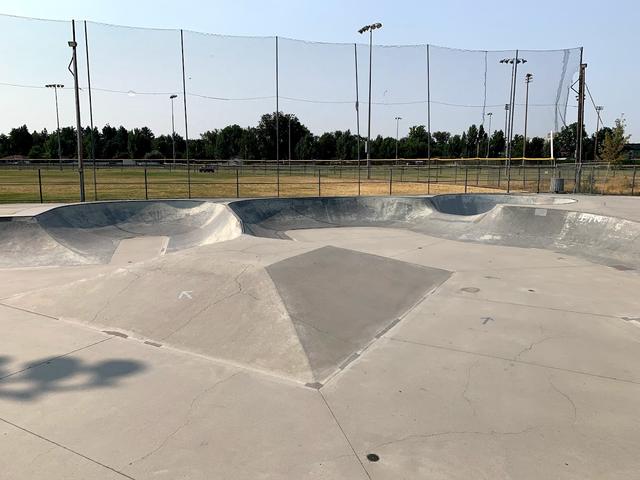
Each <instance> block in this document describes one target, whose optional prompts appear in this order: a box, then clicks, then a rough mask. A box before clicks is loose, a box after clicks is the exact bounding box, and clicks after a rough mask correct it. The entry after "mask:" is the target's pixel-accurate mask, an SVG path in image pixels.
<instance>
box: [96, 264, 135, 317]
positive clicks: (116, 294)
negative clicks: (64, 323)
mask: <svg viewBox="0 0 640 480" xmlns="http://www.w3.org/2000/svg"><path fill="white" fill-rule="evenodd" d="M127 273H130V274H131V275H133V278H132V279H131V280H129V281H128V282H127V283H126V284H125V285H124V286H123V287H122V288H121V289H120V290H118V291H117V292H116V293H114V294H113V295H109V297H108V298H107V301H106V302H105V303H104V305H102V307H100V308H99V309H98V310H96V313H95V314H94V315H93V318H92V319H91V320H90V321H89V323H94V322H95V321H96V319H97V318H98V316H99V315H100V314H101V313H102V312H104V311H105V310H106V309H107V307H108V306H109V305H110V304H111V301H112V300H113V299H114V298H115V297H117V296H118V295H120V294H121V293H122V292H124V291H126V290H127V289H128V288H129V287H130V286H131V285H133V283H134V282H135V281H136V280H140V278H141V276H140V275H138V274H137V273H135V272H134V271H132V270H128V271H127Z"/></svg>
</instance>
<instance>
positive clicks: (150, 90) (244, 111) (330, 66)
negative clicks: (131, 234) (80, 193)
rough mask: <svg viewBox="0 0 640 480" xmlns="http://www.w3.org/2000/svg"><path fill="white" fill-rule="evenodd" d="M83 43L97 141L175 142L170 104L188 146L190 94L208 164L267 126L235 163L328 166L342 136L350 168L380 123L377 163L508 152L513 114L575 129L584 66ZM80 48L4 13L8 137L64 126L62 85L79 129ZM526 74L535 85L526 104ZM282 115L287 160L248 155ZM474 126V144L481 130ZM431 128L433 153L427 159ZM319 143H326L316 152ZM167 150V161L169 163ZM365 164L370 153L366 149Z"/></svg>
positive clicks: (550, 56) (242, 46)
mask: <svg viewBox="0 0 640 480" xmlns="http://www.w3.org/2000/svg"><path fill="white" fill-rule="evenodd" d="M85 27H86V35H85ZM76 37H77V42H78V68H79V81H80V88H81V91H80V97H81V102H82V103H81V110H82V123H83V125H85V126H86V125H88V124H89V108H88V106H89V105H88V100H89V98H88V92H89V88H88V87H89V82H88V80H89V78H88V73H90V78H91V93H92V107H93V108H92V110H93V121H94V125H95V127H96V128H97V129H98V130H102V129H103V128H104V127H105V125H110V126H111V127H115V128H117V127H119V126H123V127H125V128H126V129H129V130H131V129H135V128H142V127H148V128H149V129H150V130H151V131H152V132H153V133H154V134H155V137H156V138H157V137H158V136H163V135H164V136H167V135H169V134H170V133H171V130H172V116H171V112H172V109H171V107H172V104H173V107H174V109H173V126H174V128H175V131H176V133H177V134H178V135H180V136H181V137H184V136H185V133H186V131H185V130H186V129H185V105H184V97H185V95H184V93H185V92H186V104H187V105H186V107H187V121H188V128H189V132H188V133H189V137H190V138H191V139H199V138H201V136H202V135H203V134H205V132H213V133H212V134H209V136H208V137H207V138H208V139H209V143H207V145H208V147H206V148H207V150H204V151H200V152H198V155H199V158H214V157H216V156H220V155H225V153H224V152H226V151H227V150H229V149H226V150H225V148H224V142H225V141H227V140H226V138H227V137H225V136H224V135H231V136H233V135H234V133H233V132H234V131H235V132H239V131H240V130H238V129H235V130H234V129H231V130H228V131H225V132H226V133H225V134H224V135H223V136H222V137H220V136H218V133H217V132H218V131H220V130H222V129H224V128H225V127H227V126H232V125H238V126H239V127H240V129H242V130H243V131H247V130H250V129H256V128H257V127H259V126H260V128H261V130H260V131H257V130H256V132H257V133H255V132H253V133H251V134H250V135H249V134H244V135H245V137H243V140H242V142H241V143H242V145H243V147H242V148H244V152H242V151H240V150H239V147H238V148H235V147H234V148H233V149H231V150H229V151H230V152H231V153H229V155H233V156H240V157H243V156H245V157H247V158H268V159H273V158H274V156H276V155H277V156H279V158H280V159H286V158H290V157H293V158H298V159H311V158H312V157H314V156H316V157H318V156H321V155H323V151H324V150H322V148H321V147H322V141H321V140H323V139H322V138H321V137H322V135H323V134H324V133H326V132H332V133H333V134H334V137H336V138H337V136H336V135H335V132H337V131H339V132H340V135H341V137H340V138H341V139H342V143H343V144H344V145H347V146H346V147H344V145H343V147H340V148H334V149H333V150H330V151H331V152H333V153H331V155H333V156H335V157H338V158H340V159H353V158H355V157H356V156H357V154H358V151H357V150H354V148H355V147H354V145H357V142H354V138H355V137H353V135H355V134H356V133H357V131H358V126H359V131H360V135H361V137H362V138H363V139H364V138H365V137H366V136H367V130H368V126H369V124H370V127H371V137H372V142H374V143H375V146H376V149H377V150H376V153H375V156H377V157H378V158H380V157H382V158H390V157H392V156H393V155H394V148H395V145H396V144H395V137H396V135H398V137H399V138H400V139H407V140H406V141H404V143H403V145H404V147H403V149H402V152H401V154H404V155H407V156H410V157H411V158H422V157H425V156H427V155H428V154H429V153H430V154H431V155H432V156H435V157H438V156H440V157H454V158H459V157H461V156H462V157H475V156H479V157H485V156H489V155H491V156H492V157H493V156H500V155H504V152H503V151H497V150H496V151H491V150H490V148H489V147H490V145H489V143H490V142H489V139H488V138H487V136H486V133H489V135H490V136H492V135H495V134H496V130H500V131H502V133H503V134H504V130H505V123H506V121H505V119H507V120H508V119H509V118H511V114H512V117H513V122H512V131H513V135H514V137H518V136H520V138H521V137H522V136H523V135H524V129H525V112H526V124H527V137H528V138H532V137H541V138H545V137H546V136H547V135H548V134H549V132H551V131H554V132H557V131H559V130H560V129H561V128H562V127H563V126H564V125H566V124H571V123H573V122H575V111H574V109H573V108H571V109H569V110H570V111H568V99H569V98H572V97H570V96H572V95H573V93H572V91H571V86H572V84H573V83H574V81H575V79H576V75H577V72H578V69H579V63H580V58H581V57H580V49H578V48H576V49H567V50H552V51H516V50H507V51H478V50H456V49H450V48H444V47H437V46H432V45H415V46H373V48H372V50H371V51H370V49H369V45H368V44H363V43H357V44H327V43H313V42H305V41H299V40H291V39H284V38H276V37H230V36H221V35H212V34H204V33H196V32H190V31H184V32H182V31H180V30H158V29H143V28H132V27H122V26H113V25H105V24H99V23H94V22H87V23H86V25H85V23H84V22H82V21H78V22H76ZM374 39H375V37H374ZM69 40H71V23H70V22H58V21H44V20H31V19H24V18H16V17H9V16H0V55H2V61H3V67H4V68H3V69H2V70H1V71H0V100H1V101H2V116H1V117H0V132H1V133H5V134H6V133H7V132H8V131H10V130H11V129H12V128H15V127H18V126H20V125H22V124H27V126H28V128H29V129H30V130H31V131H33V130H40V129H42V128H47V129H48V130H49V132H51V131H53V130H54V129H55V125H56V123H55V120H56V116H55V104H54V92H53V90H52V89H51V88H49V89H47V88H45V85H47V84H64V88H61V89H59V91H58V95H59V113H60V122H61V126H63V127H64V126H73V125H74V124H75V109H74V95H73V90H72V87H73V79H72V76H71V74H70V73H69V71H68V70H67V67H68V65H69V61H70V59H71V49H70V48H69V46H68V44H67V42H68V41H69ZM357 40H360V41H361V40H362V37H360V38H358V39H357ZM370 58H371V59H372V62H371V65H370ZM516 58H517V59H518V60H520V61H524V60H526V62H523V63H519V64H518V67H517V73H516V75H515V82H514V85H515V101H512V100H511V91H512V87H511V86H512V74H513V64H512V63H508V62H507V63H505V60H506V61H508V60H510V59H511V60H514V59H516ZM87 59H88V61H89V65H87ZM87 66H89V67H90V68H89V69H88V70H89V72H88V71H87ZM183 66H184V71H183ZM370 67H371V69H370ZM370 70H371V83H370V82H369V79H370V77H369V72H370ZM527 74H531V75H532V77H531V81H530V83H529V84H528V96H527V84H525V76H526V75H527ZM183 75H184V85H183ZM356 78H357V81H356ZM370 86H371V118H370V119H369V114H368V111H369V101H368V100H369V88H370ZM173 96H175V97H173ZM171 97H173V98H171ZM512 103H513V105H512ZM276 104H277V105H278V107H276ZM356 105H359V109H356ZM505 106H506V108H508V110H505ZM276 108H279V110H280V112H282V115H281V116H278V122H277V123H278V129H279V132H278V135H279V141H278V143H277V145H278V149H276V148H275V147H274V148H271V147H268V148H267V147H264V146H261V147H260V148H258V147H255V148H253V147H251V148H249V147H250V145H249V144H250V143H251V142H254V143H255V142H260V141H263V142H266V143H268V142H269V141H271V142H272V143H271V145H276V143H275V140H273V138H274V135H275V131H271V130H272V129H274V128H275V122H269V121H268V120H269V119H267V121H266V123H265V122H264V121H263V122H262V124H261V123H260V121H261V118H262V116H263V115H265V114H269V115H271V117H272V118H273V114H274V112H275V111H276ZM506 114H509V115H508V116H507V115H506ZM294 117H295V118H296V119H297V120H298V121H299V123H300V126H298V125H297V124H296V123H294V125H295V126H294V127H293V128H290V125H291V123H290V120H291V119H292V118H294ZM358 117H359V122H358V121H357V120H358ZM472 125H475V127H474V128H475V129H476V130H475V132H476V133H474V130H473V128H472V129H471V130H470V127H471V126H472ZM303 127H304V128H303ZM429 129H430V130H431V133H432V137H431V140H430V142H429V145H430V148H431V150H430V151H427V150H426V147H425V145H426V140H425V139H426V138H427V136H426V135H427V133H426V132H427V131H428V130H429ZM478 130H479V132H478ZM410 132H411V134H410ZM343 134H347V136H344V135H343ZM252 135H253V136H252ZM260 135H262V137H260ZM348 135H351V137H349V136H348ZM483 135H485V136H483ZM503 136H504V135H503ZM268 137H270V138H271V140H269V138H268ZM378 137H380V138H378ZM470 137H473V138H470ZM105 138H106V137H105ZM345 138H347V139H348V140H349V141H348V142H346V141H344V139H345ZM492 138H493V137H492ZM496 138H497V137H496ZM134 140H135V139H134ZM105 141H106V140H105ZM305 142H306V143H305ZM310 142H311V143H313V142H316V143H315V144H314V145H315V146H314V147H313V148H311V147H310V146H309V145H311V143H310ZM456 142H457V143H456ZM129 143H131V142H129ZM204 143H206V142H204V141H203V144H204ZM216 145H222V146H221V147H220V148H218V147H216ZM103 147H104V146H101V148H100V149H99V150H100V151H101V152H102V153H101V155H105V154H108V152H109V151H110V150H109V149H108V148H103ZM122 148H124V147H121V149H120V150H122ZM167 148H168V147H167ZM167 148H165V149H164V150H163V151H162V154H163V155H164V156H165V157H166V156H167V155H169V153H168V152H169V150H167ZM194 148H195V147H194ZM203 148H205V147H203ZM130 150H131V148H130ZM134 150H135V149H134ZM179 150H181V149H179ZM105 152H107V153H105ZM221 152H222V153H221ZM125 153H126V152H125ZM121 154H122V152H121ZM127 154H128V155H130V156H131V155H134V154H133V153H131V152H129V153H127ZM536 154H541V153H540V151H538V152H536ZM360 155H361V157H364V156H365V145H364V142H361V149H360Z"/></svg>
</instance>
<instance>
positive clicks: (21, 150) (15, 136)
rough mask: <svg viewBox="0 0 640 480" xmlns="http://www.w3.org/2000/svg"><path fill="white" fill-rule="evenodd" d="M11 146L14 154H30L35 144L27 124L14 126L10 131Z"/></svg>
mask: <svg viewBox="0 0 640 480" xmlns="http://www.w3.org/2000/svg"><path fill="white" fill-rule="evenodd" d="M9 146H10V150H11V154H12V155H25V156H26V155H28V154H29V150H31V147H32V146H33V138H32V137H31V133H30V132H29V129H28V128H27V126H26V125H22V126H21V127H18V128H12V129H11V131H10V132H9Z"/></svg>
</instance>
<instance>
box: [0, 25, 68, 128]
mask: <svg viewBox="0 0 640 480" xmlns="http://www.w3.org/2000/svg"><path fill="white" fill-rule="evenodd" d="M69 40H71V23H70V22H63V21H50V20H36V19H27V18H20V17H11V16H0V58H2V69H1V70H0V111H1V112H2V113H1V115H0V133H4V134H7V133H8V132H9V131H10V130H11V129H13V128H17V127H20V126H21V125H24V124H26V125H27V127H28V128H29V129H30V130H34V129H37V130H41V129H43V128H47V129H48V130H49V131H52V130H55V128H56V111H55V97H54V89H53V88H46V87H45V85H50V84H60V85H64V88H58V89H57V90H58V104H59V113H60V125H61V127H62V126H67V125H73V124H74V123H75V111H74V106H73V105H74V104H73V80H72V77H71V75H70V73H69V71H68V70H67V66H68V65H69V61H70V60H71V49H70V48H69V46H68V45H67V42H68V41H69Z"/></svg>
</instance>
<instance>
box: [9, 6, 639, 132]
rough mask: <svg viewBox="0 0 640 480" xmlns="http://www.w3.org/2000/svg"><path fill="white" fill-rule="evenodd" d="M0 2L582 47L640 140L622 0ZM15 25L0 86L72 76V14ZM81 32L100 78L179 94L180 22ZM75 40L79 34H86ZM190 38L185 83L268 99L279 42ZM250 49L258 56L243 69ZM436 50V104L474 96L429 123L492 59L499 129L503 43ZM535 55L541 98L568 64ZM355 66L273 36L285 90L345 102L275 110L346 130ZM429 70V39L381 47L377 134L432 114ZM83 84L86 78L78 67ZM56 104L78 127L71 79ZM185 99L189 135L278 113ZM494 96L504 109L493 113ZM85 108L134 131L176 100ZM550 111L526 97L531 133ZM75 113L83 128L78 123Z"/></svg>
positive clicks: (287, 30) (103, 16) (142, 18)
mask: <svg viewBox="0 0 640 480" xmlns="http://www.w3.org/2000/svg"><path fill="white" fill-rule="evenodd" d="M0 13H5V14H12V15H21V16H34V17H40V18H51V19H60V20H69V19H71V18H75V19H77V20H84V19H86V20H92V21H95V22H103V23H112V24H119V25H131V26H144V27H157V28H184V29H187V30H193V31H199V32H210V33H218V34H227V35H250V36H273V35H279V36H282V37H289V38H296V39H302V40H310V41H319V42H345V43H353V42H362V41H364V40H366V39H365V38H363V37H362V36H360V35H358V34H357V32H356V30H357V29H358V28H359V27H360V26H362V25H363V24H365V23H370V22H376V21H380V22H382V23H383V24H384V27H383V28H382V29H381V30H379V31H376V32H375V36H374V38H375V43H379V44H385V45H405V44H411V45H413V44H426V43H430V44H433V45H442V46H447V47H455V48H461V49H475V50H509V49H515V48H519V49H522V50H539V49H565V48H571V47H576V46H584V61H585V62H586V63H588V65H589V66H588V68H587V84H588V85H589V88H590V90H591V93H592V94H593V95H594V97H595V101H596V102H597V103H598V104H601V105H603V106H604V112H603V115H602V117H603V120H604V122H605V124H611V123H613V120H614V119H615V118H616V117H619V116H620V115H622V114H623V113H624V117H625V118H626V119H627V126H628V130H629V133H631V134H632V135H633V137H632V141H634V140H635V141H640V97H639V96H638V95H635V94H634V93H633V92H632V90H631V85H632V82H634V81H636V79H637V78H639V77H640V63H638V62H637V61H635V60H634V59H635V57H634V55H631V53H632V45H634V44H635V43H637V35H638V19H639V18H640V4H638V3H637V2H634V1H630V0H616V1H615V2H611V3H609V4H603V3H602V2H601V1H598V2H596V1H591V0H583V1H580V2H577V1H564V2H559V1H557V0H554V1H548V0H538V1H536V2H524V1H516V0H510V1H502V0H501V1H485V2H478V1H462V0H460V1H455V0H449V1H446V2H427V1H418V0H413V1H409V0H395V1H385V2H383V1H372V0H369V1H365V0H362V1H358V0H351V1H350V0H341V1H340V0H322V1H305V0H280V1H269V0H261V1H259V0H234V1H225V2H222V1H204V0H182V1H180V2H175V1H173V2H165V1H158V0H156V1H149V0H136V1H132V0H128V1H123V0H109V1H104V0H92V1H86V0H85V1H73V0H57V1H55V2H50V1H44V0H40V1H37V0H0ZM20 25H23V24H20ZM5 27H6V25H5ZM14 27H15V25H14ZM15 28H16V30H12V28H11V27H9V28H4V29H3V32H2V33H0V35H4V36H6V37H8V38H4V37H3V42H2V44H0V55H2V57H3V59H4V60H3V63H5V67H7V66H8V70H7V68H4V70H5V71H4V72H0V83H2V82H3V83H14V82H15V83H21V84H33V85H41V83H42V81H45V82H49V81H51V82H62V83H65V84H66V85H67V86H70V85H71V78H70V76H69V75H68V73H67V72H66V70H65V69H66V63H67V62H68V47H66V45H65V42H66V40H67V38H66V37H68V36H69V35H68V25H67V24H64V23H60V24H53V25H51V26H45V27H43V26H42V25H40V24H38V23H33V24H29V25H28V28H22V27H20V28H18V27H15ZM79 29H81V24H80V25H79ZM89 39H90V41H91V43H90V51H91V59H92V60H91V61H92V72H93V73H92V75H93V78H92V83H93V86H94V87H96V88H104V89H113V90H124V91H129V90H133V91H135V92H150V93H158V94H160V93H162V94H164V93H171V92H174V91H179V90H180V89H181V77H180V74H179V70H177V69H176V68H174V67H175V65H176V64H179V61H180V60H179V37H176V32H161V31H157V32H148V33H147V32H145V33H144V34H140V33H139V32H138V33H136V32H135V31H131V30H125V29H117V28H107V27H101V26H94V25H90V30H89ZM79 40H80V41H82V36H81V35H80V32H79ZM132 45H133V46H132ZM54 46H55V48H54ZM185 48H186V50H187V55H186V58H187V72H188V73H187V74H188V76H189V78H188V79H187V89H188V91H189V92H193V93H200V94H204V95H212V96H216V93H218V92H220V93H221V95H219V96H224V97H233V98H236V97H247V96H250V97H262V96H264V97H271V96H272V95H273V83H274V82H273V72H272V65H273V62H272V55H273V43H272V39H253V40H252V39H246V40H244V41H242V42H240V41H234V42H232V43H225V39H224V38H220V37H211V36H202V35H195V34H191V33H189V34H186V36H185ZM16 51H18V52H19V54H16V53H15V52H16ZM12 52H14V53H12ZM160 52H163V53H162V54H160ZM310 52H311V53H310ZM314 52H315V53H314ZM574 54H575V52H574V53H572V54H571V55H572V56H571V58H570V60H569V65H570V66H574V65H575V64H576V57H575V55H574ZM12 55H13V56H12ZM16 55H17V56H16ZM247 55H250V57H251V62H249V63H248V64H247V62H246V59H247ZM358 55H359V65H360V67H359V69H360V70H359V75H360V76H361V78H360V79H359V80H360V81H359V84H360V101H361V132H363V133H365V132H366V110H365V108H364V107H365V105H364V103H365V100H366V93H367V91H366V73H367V68H368V60H367V58H366V56H367V51H366V49H363V48H359V49H358ZM431 55H432V57H431V62H432V67H431V71H432V77H433V78H432V100H436V101H438V100H439V101H441V102H442V103H443V104H444V103H447V102H451V103H455V104H469V105H475V106H470V107H461V106H456V107H452V106H447V105H433V106H432V121H433V125H432V127H433V130H437V129H456V128H458V126H459V125H463V124H468V123H472V122H475V123H480V122H481V121H482V110H481V109H480V108H479V107H478V106H477V105H478V104H481V103H482V102H483V99H482V98H480V97H481V96H482V95H483V91H482V89H481V88H480V87H479V86H480V85H482V84H483V78H482V75H483V71H484V68H483V66H484V62H485V61H486V62H487V64H488V65H489V73H488V77H487V83H488V87H487V88H488V95H487V99H486V103H487V105H489V107H488V108H487V110H486V111H492V112H493V113H494V117H493V122H494V124H493V128H501V126H502V124H503V113H504V107H503V105H504V103H505V101H506V97H507V93H506V91H507V89H508V81H509V76H508V71H506V70H505V69H504V67H502V66H498V65H497V60H498V59H499V57H500V54H489V55H490V56H489V58H488V59H485V58H484V57H483V56H482V54H465V53H464V52H458V53H455V52H454V53H452V54H450V52H447V51H437V50H436V51H432V52H431ZM529 57H530V58H529V64H528V65H527V67H524V68H527V69H529V68H530V69H531V71H532V72H533V73H534V82H533V83H532V84H531V89H532V90H531V95H532V96H531V98H530V103H531V104H532V105H533V104H540V105H542V104H545V105H546V104H549V103H550V100H549V99H551V97H555V94H556V92H555V90H556V88H555V86H554V85H555V84H557V82H555V83H554V81H551V80H549V81H547V76H549V77H553V78H555V76H554V75H556V73H557V72H558V71H561V69H562V53H561V52H560V53H558V54H556V55H553V54H550V55H549V56H542V55H537V54H534V53H530V54H529ZM94 58H95V60H94ZM7 59H9V60H7ZM242 59H245V60H244V61H243V60H242ZM297 59H311V60H307V61H304V60H299V61H298V60H297ZM565 59H566V58H565ZM12 60H13V61H12ZM294 60H296V61H294ZM190 62H191V63H190ZM136 65H137V66H136ZM82 66H84V63H83V61H82V62H81V67H82ZM352 66H353V47H349V46H344V47H333V50H332V49H331V47H324V46H309V45H308V44H298V43H295V42H287V41H286V40H281V44H280V70H281V71H280V76H281V79H280V95H281V96H285V97H287V96H288V97H293V98H310V99H326V100H330V101H332V102H338V103H330V104H305V103H304V102H299V101H291V100H286V99H281V102H280V109H281V110H284V111H291V112H293V113H296V114H297V115H298V116H299V117H300V118H301V120H302V121H303V122H305V123H307V124H309V125H310V127H311V128H312V130H314V131H315V132H316V133H318V131H322V130H323V129H327V128H332V127H333V128H341V129H344V128H350V129H352V130H355V113H354V108H353V104H349V103H339V102H343V101H344V102H349V101H350V100H352V98H353V96H354V89H355V85H354V83H353V79H352V76H353V70H352ZM343 67H344V68H343ZM424 68H425V62H424V48H423V47H416V48H414V49H409V48H406V49H379V50H376V52H375V53H374V75H376V74H377V85H376V78H375V77H374V88H373V96H374V101H377V102H378V103H380V104H384V103H389V104H391V105H374V113H373V116H372V120H373V124H374V126H373V127H372V128H373V130H374V132H381V133H384V134H387V135H391V134H395V121H394V117H395V116H402V117H403V120H402V123H401V127H400V133H401V135H402V134H403V133H406V128H408V126H409V125H411V124H416V123H426V114H425V109H426V107H425V106H424V105H423V104H415V103H411V102H413V101H415V100H419V99H420V100H421V99H422V98H423V97H424V95H423V93H424V92H423V90H424V83H423V80H422V78H421V76H422V73H423V70H424ZM558 69H560V70H558ZM434 70H435V71H434ZM43 72H45V74H43ZM376 72H377V73H376ZM125 73H127V75H125ZM467 73H468V75H467ZM524 73H525V71H524V70H521V71H519V72H518V74H519V77H520V76H523V75H524ZM521 74H522V75H521ZM438 75H439V77H438ZM362 77H364V78H362ZM45 78H46V80H45ZM49 78H51V79H50V80H49ZM294 80H296V81H294ZM569 80H571V79H569ZM82 83H83V84H85V83H86V80H85V79H84V78H82ZM521 83H522V82H521ZM569 83H571V82H570V81H569ZM476 87H477V88H476ZM518 88H519V97H518V100H517V102H516V103H517V104H519V103H521V102H523V101H524V100H523V98H524V97H523V96H522V95H523V91H524V84H523V83H522V84H520V83H519V85H518ZM536 88H537V90H536ZM434 89H435V90H436V91H435V92H434ZM542 90H544V92H542ZM83 95H84V91H83ZM425 95H426V94H425ZM60 100H61V102H60V108H61V111H60V113H61V123H62V124H63V125H70V124H73V104H72V101H73V98H72V96H71V91H70V90H67V89H65V91H64V92H62V93H61V97H60ZM177 100H180V99H177ZM188 100H189V109H190V111H189V121H190V123H191V124H193V127H192V126H191V125H190V130H191V131H192V132H193V133H194V134H197V133H199V132H200V131H201V130H203V129H206V128H216V127H219V126H221V125H224V124H227V123H232V122H237V123H240V124H241V125H248V124H255V121H256V120H257V119H255V118H254V117H255V116H256V114H257V112H260V113H262V112H265V111H269V110H273V108H274V106H273V100H272V99H271V98H265V99H251V100H243V101H236V102H229V101H215V100H211V99H202V98H197V97H195V98H192V97H190V96H189V97H188ZM0 102H2V104H4V105H2V111H3V112H4V113H3V115H2V117H1V118H0V131H6V130H7V129H8V128H9V127H10V126H13V125H15V123H16V122H21V123H27V124H28V125H29V127H30V128H42V127H47V128H49V129H51V128H54V127H55V111H54V110H53V98H52V92H51V91H49V90H43V89H27V88H16V87H8V86H2V85H0ZM403 102H406V104H403ZM551 103H552V102H551ZM569 104H570V107H569V108H568V109H567V118H566V121H567V123H570V122H573V121H575V115H576V110H575V97H574V96H573V95H571V96H570V100H569ZM498 105H502V108H499V107H498ZM571 105H573V107H572V106H571ZM587 107H588V108H587V114H586V122H587V129H588V131H590V132H591V131H592V130H593V129H594V127H595V115H593V108H592V107H591V106H590V103H589V101H587ZM181 108H182V104H181V103H176V115H177V117H176V130H177V131H179V132H182V130H183V123H180V122H183V118H182V119H180V117H179V115H182V114H183V113H182V111H181ZM84 110H86V108H84V109H83V116H85V118H87V117H86V115H87V114H86V111H84ZM94 110H95V123H96V124H97V125H99V126H101V125H102V124H104V123H107V122H108V123H111V124H112V125H114V124H124V125H125V126H127V127H133V126H139V125H142V124H148V125H149V126H151V127H152V128H153V129H154V130H156V131H159V132H162V131H168V130H169V129H170V122H169V120H168V119H169V100H168V98H163V95H143V94H138V93H136V94H135V95H133V94H131V95H126V94H122V93H108V92H101V91H96V92H95V93H94ZM519 110H520V112H519ZM519 110H518V109H516V112H519V113H520V115H521V111H522V108H520V109H519ZM552 110H553V109H551V110H549V109H548V108H547V107H532V109H531V113H530V115H532V118H530V122H532V124H531V126H530V128H531V129H533V130H534V132H533V134H542V131H541V130H545V131H547V130H548V129H550V128H553V121H552V117H553V116H554V115H553V112H552ZM192 117H193V118H192ZM83 123H86V122H85V121H84V119H83ZM519 123H520V119H519V118H516V133H519V132H518V130H519V127H518V125H519ZM530 132H531V130H530ZM190 133H191V132H190ZM191 136H194V135H191Z"/></svg>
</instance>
